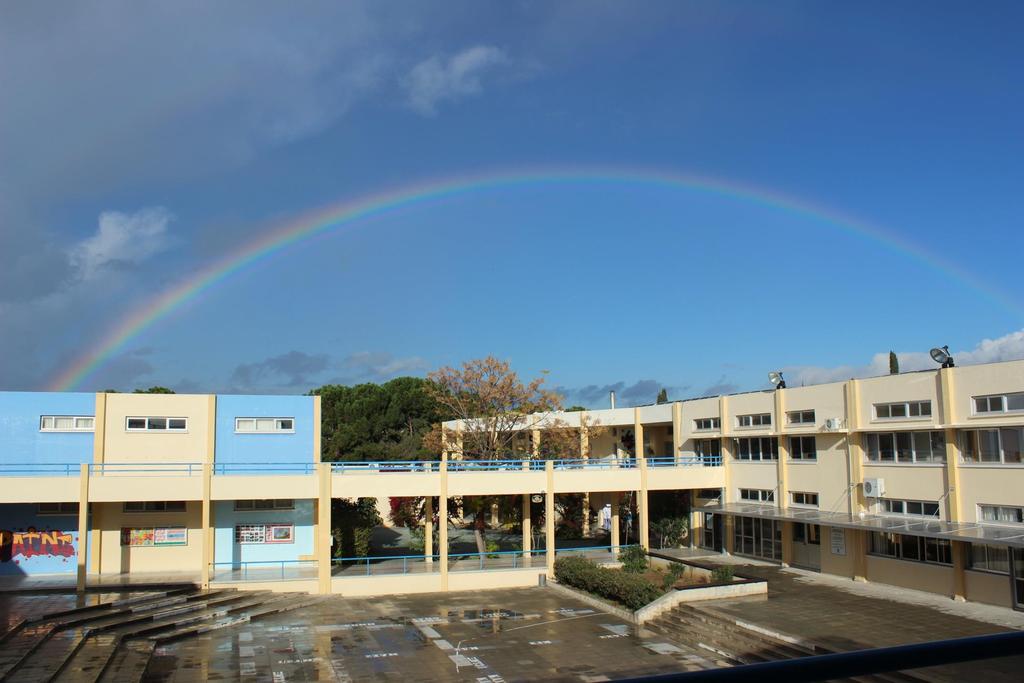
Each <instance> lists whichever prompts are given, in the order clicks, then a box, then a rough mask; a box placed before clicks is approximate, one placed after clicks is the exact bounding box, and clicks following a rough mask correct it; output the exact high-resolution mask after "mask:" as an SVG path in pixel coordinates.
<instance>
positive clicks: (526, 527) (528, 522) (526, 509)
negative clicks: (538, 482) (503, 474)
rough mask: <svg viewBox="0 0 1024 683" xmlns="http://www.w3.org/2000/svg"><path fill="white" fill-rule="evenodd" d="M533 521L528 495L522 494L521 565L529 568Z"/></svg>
mask: <svg viewBox="0 0 1024 683" xmlns="http://www.w3.org/2000/svg"><path fill="white" fill-rule="evenodd" d="M532 533H533V520H532V519H531V512H530V494H529V493H524V494H523V564H524V566H529V564H528V563H529V561H530V557H531V555H532V554H531V552H530V551H531V550H533V536H532Z"/></svg>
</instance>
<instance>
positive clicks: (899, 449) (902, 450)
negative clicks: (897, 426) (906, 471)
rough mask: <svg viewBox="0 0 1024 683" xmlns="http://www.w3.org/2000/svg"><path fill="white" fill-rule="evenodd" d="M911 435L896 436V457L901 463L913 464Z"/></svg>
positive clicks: (898, 434)
mask: <svg viewBox="0 0 1024 683" xmlns="http://www.w3.org/2000/svg"><path fill="white" fill-rule="evenodd" d="M910 436H911V435H910V433H909V432H899V433H897V434H896V457H897V459H898V460H899V461H900V462H913V460H914V455H913V449H912V448H911V447H910Z"/></svg>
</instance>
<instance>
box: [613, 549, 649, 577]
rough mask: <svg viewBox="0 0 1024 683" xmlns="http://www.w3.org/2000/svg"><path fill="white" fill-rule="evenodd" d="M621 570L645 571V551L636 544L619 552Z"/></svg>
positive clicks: (640, 572) (630, 572) (638, 572)
mask: <svg viewBox="0 0 1024 683" xmlns="http://www.w3.org/2000/svg"><path fill="white" fill-rule="evenodd" d="M619 562H621V563H622V571H624V572H626V573H628V574H643V573H644V572H645V571H647V553H646V552H644V549H643V548H641V547H640V546H638V545H631V546H629V547H628V548H626V549H625V550H623V551H622V552H621V553H619Z"/></svg>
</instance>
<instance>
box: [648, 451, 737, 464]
mask: <svg viewBox="0 0 1024 683" xmlns="http://www.w3.org/2000/svg"><path fill="white" fill-rule="evenodd" d="M721 464H722V456H721V455H698V454H696V453H692V454H690V453H686V454H683V455H675V456H673V455H666V456H653V457H648V458H647V466H648V467H719V466H720V465H721Z"/></svg>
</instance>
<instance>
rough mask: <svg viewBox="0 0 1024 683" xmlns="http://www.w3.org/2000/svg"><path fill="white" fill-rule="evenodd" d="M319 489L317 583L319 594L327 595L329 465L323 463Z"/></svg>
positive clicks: (330, 482) (329, 570)
mask: <svg viewBox="0 0 1024 683" xmlns="http://www.w3.org/2000/svg"><path fill="white" fill-rule="evenodd" d="M317 473H318V474H319V479H320V481H319V484H320V485H319V488H318V491H317V492H318V494H319V496H318V498H317V503H316V505H317V519H316V521H317V527H316V536H317V538H316V566H317V583H318V584H319V588H320V593H321V594H322V595H328V594H330V592H331V539H332V538H333V535H332V534H331V526H332V524H331V500H332V499H333V494H332V491H331V484H332V479H331V463H329V462H324V463H320V464H319V465H318V471H317Z"/></svg>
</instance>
